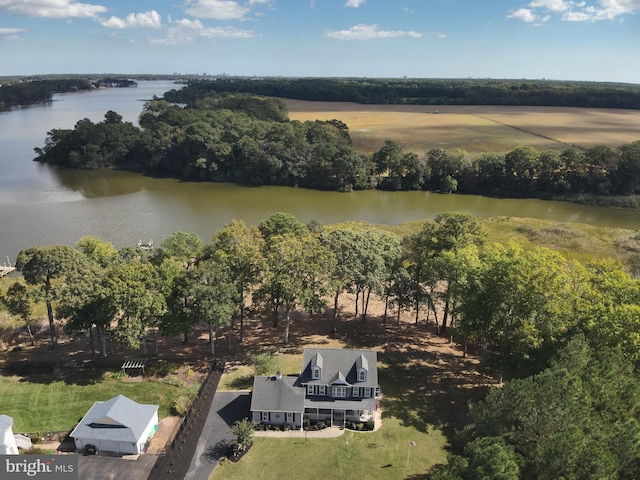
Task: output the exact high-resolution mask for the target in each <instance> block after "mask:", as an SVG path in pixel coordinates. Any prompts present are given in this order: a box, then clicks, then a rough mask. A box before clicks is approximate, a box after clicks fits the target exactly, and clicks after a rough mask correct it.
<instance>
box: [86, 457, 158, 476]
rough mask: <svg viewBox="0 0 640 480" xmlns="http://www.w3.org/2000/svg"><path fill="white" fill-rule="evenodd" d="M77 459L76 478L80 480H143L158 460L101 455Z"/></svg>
mask: <svg viewBox="0 0 640 480" xmlns="http://www.w3.org/2000/svg"><path fill="white" fill-rule="evenodd" d="M78 457H79V458H78V478H80V479H82V480H124V479H131V480H134V479H135V480H144V479H146V478H147V477H148V476H149V473H151V469H152V468H153V465H154V464H155V463H156V460H158V457H157V456H156V455H140V457H138V458H137V459H135V460H134V459H133V458H135V457H133V458H132V459H131V460H128V459H126V458H123V457H107V456H102V455H93V456H83V455H79V456H78Z"/></svg>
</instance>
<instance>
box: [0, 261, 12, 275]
mask: <svg viewBox="0 0 640 480" xmlns="http://www.w3.org/2000/svg"><path fill="white" fill-rule="evenodd" d="M15 269H16V267H14V266H13V265H11V262H10V261H9V257H7V261H6V263H4V264H3V265H0V278H2V277H6V276H7V275H9V274H10V273H11V272H13V271H14V270H15Z"/></svg>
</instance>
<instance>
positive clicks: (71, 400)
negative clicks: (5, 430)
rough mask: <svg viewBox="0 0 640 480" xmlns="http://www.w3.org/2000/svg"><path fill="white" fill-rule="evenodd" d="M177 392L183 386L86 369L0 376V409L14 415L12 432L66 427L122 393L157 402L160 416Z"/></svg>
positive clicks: (164, 412)
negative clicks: (131, 379) (57, 373)
mask: <svg viewBox="0 0 640 480" xmlns="http://www.w3.org/2000/svg"><path fill="white" fill-rule="evenodd" d="M92 375H93V376H92ZM180 393H182V389H180V388H178V387H175V386H171V385H167V384H164V383H160V382H125V381H124V380H123V379H122V378H118V376H114V375H112V374H104V375H102V374H97V373H91V372H87V371H83V372H78V373H71V374H67V375H65V376H64V377H62V378H59V379H55V380H52V379H51V377H49V376H47V377H45V376H42V377H36V376H33V377H30V378H24V377H4V376H0V412H2V413H3V414H5V415H9V416H10V417H13V430H14V431H15V432H47V431H66V430H71V429H72V428H73V427H75V425H76V424H77V423H78V421H79V420H80V419H81V418H82V417H83V416H84V414H85V413H87V411H88V410H89V408H91V406H92V405H93V403H94V402H95V401H104V400H108V399H110V398H111V397H114V396H115V395H118V394H122V395H125V396H127V397H129V398H131V399H132V400H135V401H136V402H139V403H147V404H154V405H160V409H159V411H158V415H159V417H160V418H163V417H165V416H167V415H169V411H170V408H171V406H172V405H173V402H174V400H175V399H176V397H177V396H178V395H180Z"/></svg>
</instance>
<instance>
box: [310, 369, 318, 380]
mask: <svg viewBox="0 0 640 480" xmlns="http://www.w3.org/2000/svg"><path fill="white" fill-rule="evenodd" d="M311 376H312V377H313V379H314V380H320V367H313V371H312V375H311Z"/></svg>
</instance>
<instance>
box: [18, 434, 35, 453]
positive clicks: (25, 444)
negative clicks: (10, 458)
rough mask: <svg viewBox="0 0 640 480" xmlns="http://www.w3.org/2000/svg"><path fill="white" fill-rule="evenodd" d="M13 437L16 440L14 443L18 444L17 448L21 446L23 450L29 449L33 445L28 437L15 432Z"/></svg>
mask: <svg viewBox="0 0 640 480" xmlns="http://www.w3.org/2000/svg"><path fill="white" fill-rule="evenodd" d="M13 438H14V440H15V441H16V445H17V446H18V448H22V449H23V450H31V447H32V446H33V445H32V444H31V439H30V438H29V437H26V436H24V435H20V434H16V435H14V436H13Z"/></svg>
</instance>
